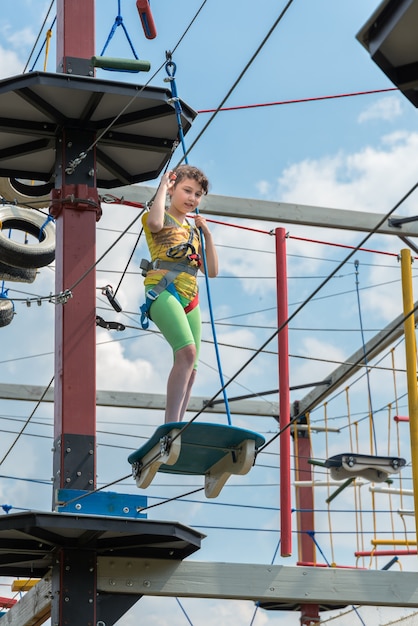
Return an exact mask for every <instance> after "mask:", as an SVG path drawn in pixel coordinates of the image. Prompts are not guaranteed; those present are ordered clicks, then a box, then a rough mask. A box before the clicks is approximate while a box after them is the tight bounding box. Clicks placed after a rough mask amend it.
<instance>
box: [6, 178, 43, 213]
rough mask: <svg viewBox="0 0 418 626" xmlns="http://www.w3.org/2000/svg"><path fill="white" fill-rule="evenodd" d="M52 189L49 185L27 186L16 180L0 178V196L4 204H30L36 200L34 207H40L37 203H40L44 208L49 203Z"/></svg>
mask: <svg viewBox="0 0 418 626" xmlns="http://www.w3.org/2000/svg"><path fill="white" fill-rule="evenodd" d="M52 187H53V185H51V184H50V183H45V184H42V185H29V184H27V185H26V184H25V183H23V182H21V181H20V180H17V179H10V178H2V177H0V196H2V197H3V198H4V199H5V200H6V202H14V201H16V202H21V203H22V204H23V203H26V202H28V203H29V204H30V202H31V200H36V206H37V207H40V206H42V205H40V204H39V203H40V202H41V201H42V202H43V203H45V204H44V206H45V207H47V206H48V205H49V202H50V194H49V192H50V190H51V188H52Z"/></svg>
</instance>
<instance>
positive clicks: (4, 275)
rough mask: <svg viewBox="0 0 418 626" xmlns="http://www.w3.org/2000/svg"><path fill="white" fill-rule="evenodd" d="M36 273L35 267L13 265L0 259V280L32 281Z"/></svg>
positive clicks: (13, 281)
mask: <svg viewBox="0 0 418 626" xmlns="http://www.w3.org/2000/svg"><path fill="white" fill-rule="evenodd" d="M37 273H38V270H37V268H24V267H13V265H6V263H2V262H1V261H0V280H7V281H9V282H12V283H33V282H34V280H35V278H36V274H37Z"/></svg>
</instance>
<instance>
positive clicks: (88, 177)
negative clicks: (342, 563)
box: [51, 0, 100, 489]
mask: <svg viewBox="0 0 418 626" xmlns="http://www.w3.org/2000/svg"><path fill="white" fill-rule="evenodd" d="M94 6H95V3H94V0H57V30H58V45H57V66H58V68H59V69H62V70H63V71H65V68H67V71H69V70H68V68H69V66H70V64H71V66H77V68H78V70H81V68H82V67H83V63H84V68H85V73H87V74H88V73H89V69H88V67H89V64H90V58H91V57H92V56H93V55H94V46H95V43H94V42H95V37H94V33H95V23H94ZM70 60H71V61H70ZM77 73H81V72H80V71H78V72H77ZM93 141H94V137H92V136H91V135H90V134H88V133H83V132H80V131H76V130H72V129H68V128H64V129H63V131H62V135H61V136H60V137H59V138H57V157H56V178H55V180H56V183H55V189H54V191H53V192H52V208H51V213H52V214H53V215H54V217H55V218H56V237H57V240H56V250H57V251H56V280H55V288H56V293H58V294H59V293H65V292H66V290H68V289H71V290H72V292H71V294H70V295H71V297H70V298H69V299H68V301H67V302H63V303H60V304H57V306H56V315H55V382H54V388H55V398H54V400H55V402H54V407H55V409H54V410H55V414H54V431H55V432H54V435H55V437H54V439H55V455H54V476H55V485H54V486H55V488H57V487H68V488H78V489H93V488H94V487H95V435H96V365H95V363H96V314H95V311H96V279H95V271H94V270H93V271H90V272H89V273H87V272H88V270H89V269H91V268H92V267H94V263H95V261H96V220H97V217H98V215H99V214H100V209H99V203H98V194H97V188H96V175H95V172H96V162H95V153H94V151H90V153H89V154H88V156H87V157H86V158H85V159H84V160H82V162H81V163H80V165H79V166H78V167H76V168H75V169H74V171H66V170H68V164H69V163H70V161H71V160H72V159H74V158H76V157H77V156H78V155H79V154H80V153H81V152H83V151H85V150H86V149H87V147H88V146H89V145H91V143H92V142H93ZM67 198H68V202H67V201H66V199H67ZM86 201H87V202H86ZM84 273H87V275H86V277H85V278H84V279H83V280H82V281H81V282H80V283H79V284H77V285H76V283H77V281H78V280H79V279H80V277H81V276H83V274H84ZM73 285H76V286H75V287H74V289H72V287H73Z"/></svg>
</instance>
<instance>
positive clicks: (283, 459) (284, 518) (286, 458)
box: [275, 228, 292, 557]
mask: <svg viewBox="0 0 418 626" xmlns="http://www.w3.org/2000/svg"><path fill="white" fill-rule="evenodd" d="M275 237H276V286H277V325H278V328H280V329H281V330H280V331H279V334H278V344H279V415H280V430H281V431H282V434H281V435H280V533H281V542H280V549H281V556H283V557H284V556H291V554H292V500H291V490H290V428H289V422H290V390H289V337H288V335H289V333H288V326H287V320H288V304H287V260H286V230H285V229H284V228H276V230H275Z"/></svg>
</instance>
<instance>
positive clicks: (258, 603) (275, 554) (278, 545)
mask: <svg viewBox="0 0 418 626" xmlns="http://www.w3.org/2000/svg"><path fill="white" fill-rule="evenodd" d="M280 542H281V539H279V541H278V543H277V546H276V549H275V551H274V554H273V558H272V559H271V561H270V565H273V564H274V561H275V560H276V556H277V553H278V551H279V548H280ZM259 608H260V602H256V603H255V609H254V613H253V616H252V618H251V622H250V626H253V624H254V620H255V616H256V615H257V611H258V609H259Z"/></svg>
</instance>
